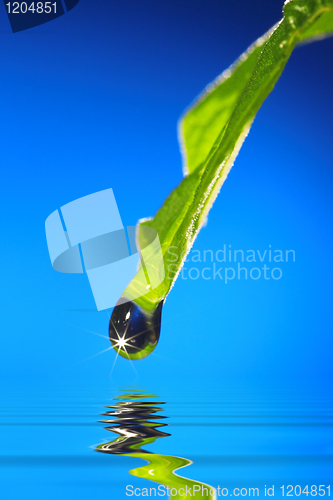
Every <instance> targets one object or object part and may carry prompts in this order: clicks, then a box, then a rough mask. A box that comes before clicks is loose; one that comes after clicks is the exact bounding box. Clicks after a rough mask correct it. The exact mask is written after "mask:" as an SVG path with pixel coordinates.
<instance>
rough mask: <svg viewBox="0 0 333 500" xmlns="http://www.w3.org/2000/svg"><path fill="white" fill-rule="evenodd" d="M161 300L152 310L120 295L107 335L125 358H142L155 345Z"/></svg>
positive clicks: (160, 312) (159, 322)
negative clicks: (143, 307) (147, 309)
mask: <svg viewBox="0 0 333 500" xmlns="http://www.w3.org/2000/svg"><path fill="white" fill-rule="evenodd" d="M162 306H163V300H162V301H161V302H160V303H159V304H158V306H157V307H156V309H155V310H154V311H153V312H150V311H146V310H145V309H142V308H140V307H139V306H137V305H136V304H135V303H134V302H132V301H130V300H128V299H126V298H124V297H121V298H120V300H119V301H118V303H117V304H116V306H115V308H114V309H113V312H112V315H111V319H110V325H109V337H110V340H111V344H112V346H113V348H114V349H115V350H116V351H117V353H118V354H120V356H122V357H123V358H127V359H142V358H145V357H146V356H148V355H149V354H150V353H151V352H152V351H153V350H154V349H155V347H156V346H157V342H158V340H159V337H160V330H161V315H162Z"/></svg>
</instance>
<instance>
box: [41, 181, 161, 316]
mask: <svg viewBox="0 0 333 500" xmlns="http://www.w3.org/2000/svg"><path fill="white" fill-rule="evenodd" d="M45 232H46V241H47V246H48V250H49V254H50V259H51V263H52V267H53V269H54V270H55V271H58V272H60V273H70V274H84V273H85V274H86V275H87V277H88V280H89V284H90V287H91V290H92V293H93V296H94V299H95V303H96V307H97V310H98V311H101V310H103V309H109V308H111V307H114V306H115V305H116V303H117V302H118V299H119V297H120V296H121V295H122V293H123V291H124V290H125V288H126V287H127V285H128V284H129V283H130V281H131V280H132V279H133V278H134V276H135V275H136V274H137V273H138V272H140V273H141V274H140V277H141V283H142V287H141V288H140V289H138V290H137V291H136V292H135V293H136V294H135V293H132V299H135V298H137V297H140V296H141V295H143V294H145V293H147V292H148V291H149V290H153V289H154V288H156V287H157V286H159V285H160V283H162V281H163V279H164V276H165V273H164V265H163V255H162V249H161V245H160V240H159V237H158V234H157V232H156V231H155V229H152V228H150V227H144V228H142V229H141V230H140V238H141V239H140V242H141V243H140V251H139V250H138V247H137V244H136V226H124V225H123V222H122V220H121V217H120V213H119V210H118V206H117V203H116V199H115V196H114V194H113V191H112V189H105V190H103V191H99V192H97V193H93V194H90V195H88V196H84V197H82V198H79V199H77V200H74V201H71V202H70V203H67V204H66V205H63V206H62V207H61V208H60V209H59V210H55V211H54V212H52V214H51V215H49V216H48V218H47V219H46V222H45ZM143 269H144V272H143ZM123 300H125V298H124V297H123Z"/></svg>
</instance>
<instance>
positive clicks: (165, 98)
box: [0, 0, 333, 391]
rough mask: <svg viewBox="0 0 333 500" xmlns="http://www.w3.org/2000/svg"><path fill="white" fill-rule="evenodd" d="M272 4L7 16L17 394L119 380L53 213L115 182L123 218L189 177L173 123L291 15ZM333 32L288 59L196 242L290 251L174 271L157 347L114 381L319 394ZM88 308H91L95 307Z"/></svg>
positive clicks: (6, 171) (324, 332)
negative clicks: (245, 270)
mask: <svg viewBox="0 0 333 500" xmlns="http://www.w3.org/2000/svg"><path fill="white" fill-rule="evenodd" d="M282 4H283V2H282V1H277V0H274V1H273V0H270V1H269V2H267V0H253V1H251V2H249V1H248V0H239V1H237V2H235V1H233V0H223V1H222V0H219V1H218V0H201V1H199V0H181V1H176V0H163V1H158V2H157V1H150V0H142V1H140V2H137V1H133V0H123V1H121V2H115V1H109V0H95V1H94V2H91V1H88V0H81V1H80V2H79V4H78V6H77V7H75V9H73V10H72V11H71V12H70V13H68V14H66V15H65V16H63V17H61V18H59V19H57V20H55V21H53V22H52V23H48V24H46V25H43V26H41V27H38V28H35V29H33V30H29V31H26V32H21V33H17V34H15V35H14V34H12V33H11V32H10V26H9V22H8V19H7V17H6V12H5V7H1V10H0V36H1V43H0V52H1V57H0V60H1V121H0V127H1V132H0V136H1V149H0V163H1V170H2V176H1V214H2V217H1V234H2V237H1V259H0V266H1V271H0V272H1V306H2V307H1V311H2V314H1V323H2V324H1V326H2V335H1V349H0V370H1V380H2V384H3V385H5V386H6V387H9V388H17V387H20V388H22V387H29V388H30V387H41V388H43V387H49V386H55V387H57V386H58V385H59V386H68V385H71V384H78V383H80V384H83V385H84V386H85V387H87V386H89V385H91V384H108V383H110V371H111V366H112V363H113V360H114V357H115V355H114V352H113V351H111V350H110V351H107V352H106V353H104V354H102V355H101V356H97V357H94V358H92V359H90V360H88V361H85V362H82V361H83V360H85V359H86V358H89V357H90V356H92V355H94V354H96V353H98V352H100V351H102V350H104V349H107V348H108V347H109V341H108V340H107V339H103V338H101V337H98V336H95V335H93V334H91V333H89V332H88V331H86V330H91V331H93V332H97V333H100V334H102V335H107V328H108V316H107V313H106V312H100V313H97V312H94V307H95V306H94V301H93V297H92V294H91V291H90V288H89V284H88V280H87V277H86V276H73V275H62V274H58V273H56V272H55V271H54V270H53V269H52V267H51V264H50V260H49V256H48V251H47V246H46V240H45V233H44V222H45V219H46V218H47V216H48V215H49V214H50V213H51V212H52V211H54V210H55V209H57V208H59V207H60V206H61V205H63V204H65V203H68V202H70V201H72V200H75V199H76V198H79V197H81V196H85V195H87V194H90V193H93V192H96V191H99V190H102V189H105V188H109V187H112V188H113V190H114V193H115V196H116V199H117V202H118V206H119V209H120V213H121V216H122V220H123V223H124V224H126V225H132V224H135V223H136V222H137V220H138V219H139V218H142V217H147V216H153V215H154V213H155V212H156V210H157V209H158V208H159V207H160V205H161V204H162V202H163V200H164V199H165V197H166V196H167V195H168V194H169V192H170V190H172V189H173V188H174V187H175V186H176V185H177V184H178V183H179V181H180V180H181V178H182V170H181V157H180V153H179V147H178V143H177V132H176V122H177V119H178V117H179V116H180V114H181V112H182V111H183V110H184V108H185V107H186V106H187V105H188V104H189V103H190V102H191V101H192V100H193V99H194V98H195V96H196V95H197V94H198V93H199V92H200V91H201V90H202V89H203V88H204V87H205V85H206V84H207V83H208V82H210V81H211V80H212V79H214V78H215V77H216V76H217V75H218V74H219V73H221V72H222V70H224V69H225V68H227V67H228V66H229V65H230V64H231V63H232V62H233V61H234V60H235V59H236V58H237V57H238V56H239V55H240V54H241V53H242V52H243V51H244V50H245V49H246V48H247V47H248V46H249V45H250V44H251V43H252V42H253V41H254V40H255V39H256V38H257V37H258V36H260V35H262V34H263V33H264V32H265V31H267V29H268V28H270V27H271V26H272V25H273V24H274V23H276V22H277V21H278V20H279V19H280V18H281V9H282ZM332 53H333V40H325V41H322V42H316V43H314V44H312V45H307V46H303V47H301V48H298V49H297V50H295V52H294V53H293V55H292V57H291V60H290V62H289V63H288V65H287V67H286V69H285V71H284V74H283V75H282V78H281V80H280V81H279V82H278V84H277V86H276V88H275V90H274V92H273V93H272V95H271V96H269V98H268V99H267V101H266V102H265V103H264V105H263V107H262V109H261V110H260V112H259V114H258V116H257V118H256V120H255V122H254V125H253V128H252V130H251V132H250V135H249V137H248V138H247V140H246V142H245V144H244V146H243V148H242V150H241V152H240V154H239V157H238V158H237V160H236V163H235V166H234V167H233V169H232V171H231V173H230V174H229V177H228V179H227V181H226V183H225V184H224V186H223V188H222V190H221V193H220V195H219V197H218V199H217V201H216V202H215V204H214V207H213V209H212V211H211V213H210V215H209V221H208V225H207V227H205V228H204V229H203V230H202V232H201V233H200V235H199V237H198V239H197V241H196V243H195V247H194V248H195V249H198V250H201V251H203V250H204V249H212V250H213V251H214V252H215V251H217V250H218V249H220V248H223V245H224V244H226V245H229V244H230V245H232V248H233V249H238V248H240V249H244V250H247V249H259V250H260V251H264V250H265V249H267V248H268V245H272V248H278V249H282V250H287V249H294V250H295V252H296V262H295V263H289V264H284V265H283V267H282V266H281V267H282V269H283V278H282V279H281V280H280V281H273V280H270V281H265V280H263V279H261V280H259V281H253V280H248V281H237V280H234V281H233V282H230V283H228V285H225V284H224V283H223V282H221V281H220V280H216V281H212V280H211V281H204V280H202V279H200V280H197V281H190V280H181V279H179V280H178V281H177V283H176V285H175V287H174V289H173V290H172V292H171V294H170V295H169V297H168V299H167V302H166V304H165V307H164V312H163V325H162V334H161V340H160V343H159V346H158V348H157V349H156V351H155V353H156V355H152V356H150V357H149V358H147V359H145V360H143V361H140V362H137V363H135V368H136V370H137V373H138V375H137V374H136V373H135V371H134V370H133V368H132V367H131V365H130V364H129V363H128V362H127V361H126V360H123V359H119V360H118V361H117V364H116V367H115V369H114V372H113V375H112V379H113V381H114V383H116V384H117V383H125V382H126V383H127V382H128V383H131V382H135V383H140V384H141V383H142V384H148V386H149V384H152V385H155V386H156V387H159V386H162V385H167V386H168V385H169V386H170V387H172V386H175V385H176V384H177V383H178V382H179V381H180V380H181V381H182V383H184V384H185V385H188V386H189V387H192V388H194V387H196V386H199V385H200V386H202V385H210V386H220V387H228V388H233V387H240V388H251V389H253V390H257V389H260V388H265V389H267V388H268V389H277V390H284V388H289V389H290V387H292V388H295V390H297V391H307V390H312V391H319V390H320V391H321V390H325V389H328V388H329V387H330V386H331V383H332V347H333V341H332V335H331V332H332V311H331V304H332V299H331V282H332V266H331V246H332V238H333V235H332V208H333V207H332V195H331V193H332V187H333V177H332V124H331V123H332V110H333V97H332V77H333V71H332ZM87 309H88V311H87Z"/></svg>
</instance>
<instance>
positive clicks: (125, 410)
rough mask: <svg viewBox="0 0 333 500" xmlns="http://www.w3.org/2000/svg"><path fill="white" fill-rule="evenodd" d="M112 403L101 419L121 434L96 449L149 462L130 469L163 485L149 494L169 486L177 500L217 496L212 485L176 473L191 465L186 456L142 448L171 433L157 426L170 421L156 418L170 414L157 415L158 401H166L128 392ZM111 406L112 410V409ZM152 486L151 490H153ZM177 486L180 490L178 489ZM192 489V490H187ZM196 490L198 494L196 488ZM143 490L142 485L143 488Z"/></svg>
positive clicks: (162, 425) (134, 474)
mask: <svg viewBox="0 0 333 500" xmlns="http://www.w3.org/2000/svg"><path fill="white" fill-rule="evenodd" d="M115 401H117V402H116V403H115V404H114V405H113V406H108V407H107V408H108V411H107V412H106V413H104V415H105V416H107V417H113V418H108V419H105V420H101V422H103V423H106V424H112V425H110V426H108V427H106V430H108V431H111V432H114V433H116V434H118V435H119V437H117V438H116V439H114V440H113V441H110V442H109V443H103V444H101V445H99V446H97V448H96V451H99V452H102V453H110V454H112V455H123V456H131V457H136V458H142V459H143V460H146V461H147V462H148V463H147V464H146V465H143V466H142V467H138V468H137V469H133V470H131V471H129V473H130V474H131V475H132V476H136V477H141V478H144V479H148V480H150V481H153V482H154V483H157V484H159V485H163V487H164V488H163V489H160V490H158V486H156V487H155V491H154V489H153V487H148V488H147V492H148V493H147V495H149V496H152V495H155V496H158V492H159V491H160V492H162V491H164V492H166V491H167V487H168V488H170V490H172V488H174V490H173V492H172V493H173V495H172V498H174V499H175V500H180V499H183V500H185V499H187V498H193V496H194V497H195V498H196V499H198V500H199V499H200V498H205V499H206V500H212V499H214V498H215V497H216V495H215V490H214V488H212V487H211V486H209V485H207V484H204V483H201V482H199V481H193V480H192V479H187V478H184V477H181V476H178V475H177V474H175V471H177V470H178V469H181V468H182V467H186V466H187V465H190V464H191V463H192V462H191V460H188V459H186V458H181V457H173V456H169V455H159V454H156V453H151V452H149V451H146V450H143V449H142V448H141V447H142V446H145V445H148V444H151V443H153V442H154V441H155V439H159V438H162V437H166V436H170V434H167V433H165V432H162V431H161V430H159V429H158V428H161V427H165V426H167V424H164V423H162V422H158V421H157V420H161V419H165V418H167V417H165V416H163V415H158V412H160V411H162V410H161V408H159V407H158V406H155V405H162V404H164V403H156V402H153V401H147V395H145V394H142V393H134V394H133V393H128V394H127V395H126V394H125V396H124V397H122V398H118V399H116V400H115ZM109 409H110V410H109ZM150 490H151V491H150ZM175 490H177V492H178V493H177V494H175V493H176V491H175ZM189 491H190V493H191V494H190V493H188V492H189ZM194 491H195V495H194V494H193V492H194ZM141 492H142V493H143V488H141Z"/></svg>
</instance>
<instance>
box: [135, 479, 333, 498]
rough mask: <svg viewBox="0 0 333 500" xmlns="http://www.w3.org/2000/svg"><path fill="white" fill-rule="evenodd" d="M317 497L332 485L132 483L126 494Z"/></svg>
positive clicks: (178, 496) (325, 494)
mask: <svg viewBox="0 0 333 500" xmlns="http://www.w3.org/2000/svg"><path fill="white" fill-rule="evenodd" d="M309 495H310V497H315V496H321V497H322V496H330V495H331V486H330V485H324V484H320V485H316V484H307V485H303V486H300V485H291V484H288V485H282V486H276V485H274V484H273V485H266V484H265V485H264V487H260V488H244V487H240V488H232V489H231V488H226V487H223V486H217V488H213V487H212V486H209V485H207V484H202V483H200V484H192V485H188V484H184V485H182V486H181V487H179V488H176V487H170V486H166V485H163V484H160V485H159V486H156V487H150V488H147V487H143V488H135V487H134V486H133V485H132V484H128V485H127V486H126V496H127V497H133V496H134V497H164V496H167V497H168V498H172V497H177V498H182V497H183V498H187V499H188V498H191V497H194V498H197V499H199V498H207V499H208V500H209V499H211V500H213V499H215V498H217V497H259V496H261V497H274V496H280V497H281V496H282V497H284V496H296V497H299V496H303V497H304V498H308V496H309Z"/></svg>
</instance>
